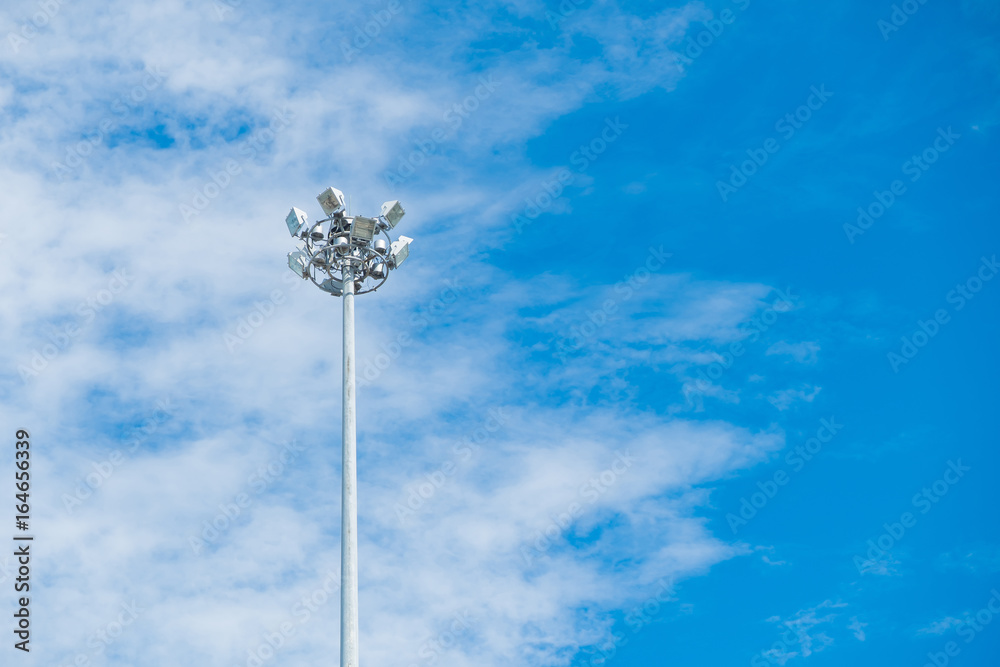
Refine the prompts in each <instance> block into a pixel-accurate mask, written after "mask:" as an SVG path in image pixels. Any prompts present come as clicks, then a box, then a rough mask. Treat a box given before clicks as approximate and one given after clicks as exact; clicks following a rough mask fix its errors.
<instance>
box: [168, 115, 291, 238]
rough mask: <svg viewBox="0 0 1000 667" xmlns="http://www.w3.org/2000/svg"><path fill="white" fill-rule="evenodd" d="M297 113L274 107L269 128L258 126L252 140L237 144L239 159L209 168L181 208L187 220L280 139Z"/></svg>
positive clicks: (204, 207) (198, 212) (225, 161)
mask: <svg viewBox="0 0 1000 667" xmlns="http://www.w3.org/2000/svg"><path fill="white" fill-rule="evenodd" d="M294 119H295V114H294V113H293V112H292V111H291V110H290V109H288V108H287V107H285V108H282V109H274V111H273V113H272V114H271V120H270V121H269V122H268V124H267V126H266V127H258V128H257V129H255V130H254V131H253V132H252V133H251V135H250V138H249V139H246V140H244V141H242V142H240V144H239V145H238V146H237V147H236V154H237V155H238V156H239V158H240V159H238V160H237V159H236V158H232V157H230V158H227V159H226V160H224V161H223V162H222V163H220V164H218V165H216V166H215V167H211V168H209V169H208V170H207V171H208V179H207V180H206V181H205V182H204V183H203V184H202V185H201V186H200V187H198V188H196V189H195V191H194V194H193V195H192V196H191V199H190V200H189V201H188V202H187V203H181V204H180V205H179V207H178V209H179V211H180V214H181V218H183V220H184V222H190V221H191V219H192V218H195V217H197V216H199V215H200V214H201V213H202V212H204V211H205V209H207V208H208V207H209V206H210V205H211V203H212V202H213V201H214V200H215V199H217V198H218V197H219V196H220V195H221V194H222V193H223V192H225V191H226V189H227V188H229V186H230V185H232V184H233V182H234V180H235V179H236V177H237V176H240V175H241V174H243V173H244V170H245V168H246V167H248V166H249V165H250V164H252V163H253V161H254V160H255V159H256V158H257V156H258V155H259V154H260V152H261V151H263V150H265V149H266V148H267V147H268V146H270V145H271V144H272V143H274V141H275V140H276V139H277V138H278V135H280V134H281V133H282V132H283V131H284V130H286V129H287V128H289V127H291V125H292V120H294Z"/></svg>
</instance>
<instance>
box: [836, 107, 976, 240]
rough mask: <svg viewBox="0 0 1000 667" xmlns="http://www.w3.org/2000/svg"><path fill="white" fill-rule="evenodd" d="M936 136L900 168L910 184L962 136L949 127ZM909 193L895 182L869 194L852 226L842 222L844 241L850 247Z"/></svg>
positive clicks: (904, 184)
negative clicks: (868, 201) (870, 197)
mask: <svg viewBox="0 0 1000 667" xmlns="http://www.w3.org/2000/svg"><path fill="white" fill-rule="evenodd" d="M937 133H938V136H937V137H936V138H935V139H934V141H933V142H931V145H929V146H928V147H927V148H925V149H924V150H922V151H920V153H919V154H917V155H913V156H911V157H910V159H909V160H907V161H906V162H904V163H903V164H902V166H901V167H900V170H901V171H902V172H903V175H904V176H908V177H909V181H910V183H916V182H917V181H919V180H920V177H921V176H923V175H924V174H925V173H927V171H928V170H929V169H930V168H931V167H932V166H934V164H935V163H936V162H937V161H938V160H939V159H940V158H941V156H942V155H943V154H944V153H947V152H948V151H949V150H951V147H952V146H954V145H955V142H957V141H958V140H959V139H961V138H962V135H960V134H958V133H956V132H955V131H953V130H952V129H951V126H948V129H947V130H945V129H943V128H940V127H939V128H938V131H937ZM907 192H908V187H907V185H906V183H905V182H904V181H903V180H901V179H898V178H897V179H896V180H894V181H893V182H892V183H890V184H889V188H888V189H887V190H875V191H874V192H873V193H872V195H873V197H874V199H873V200H872V201H871V203H869V204H868V205H867V206H859V207H858V217H857V219H856V220H855V222H854V224H851V223H849V222H845V223H844V227H843V228H844V234H845V235H846V236H847V240H848V241H849V242H850V243H851V244H852V245H853V244H854V241H855V239H857V237H859V236H861V235H863V234H864V233H865V232H867V231H868V230H869V229H871V228H872V225H874V224H875V222H876V221H877V220H878V219H879V218H881V217H882V216H883V215H885V214H886V212H887V211H888V210H889V209H890V208H892V206H893V205H894V204H895V203H896V202H897V201H899V198H900V197H902V196H903V195H905V194H906V193H907Z"/></svg>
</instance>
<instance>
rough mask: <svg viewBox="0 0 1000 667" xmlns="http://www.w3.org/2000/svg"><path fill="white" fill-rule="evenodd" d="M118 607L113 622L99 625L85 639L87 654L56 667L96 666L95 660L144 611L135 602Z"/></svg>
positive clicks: (81, 654) (123, 603) (78, 655)
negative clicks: (118, 609) (118, 610)
mask: <svg viewBox="0 0 1000 667" xmlns="http://www.w3.org/2000/svg"><path fill="white" fill-rule="evenodd" d="M120 607H121V612H119V613H118V615H117V616H116V617H115V619H114V620H112V621H109V622H108V623H105V624H103V625H101V626H100V627H99V628H97V630H95V631H94V632H92V633H91V634H90V636H89V637H88V638H87V648H89V649H91V651H90V652H89V653H84V652H80V653H77V654H76V655H75V656H73V659H72V660H71V661H69V662H65V663H63V662H60V663H59V665H58V667H91V665H95V664H98V663H96V662H95V659H96V658H99V657H101V656H102V655H104V652H105V651H107V650H108V649H109V648H110V647H111V646H112V645H113V644H114V643H115V642H116V641H118V638H119V637H121V636H122V634H123V633H124V632H125V630H127V629H128V628H129V626H131V625H132V624H133V623H135V622H136V621H137V620H139V616H140V614H142V613H143V612H144V611H146V610H145V609H143V608H142V607H140V606H139V605H138V604H137V603H136V601H135V600H132V601H131V602H130V603H126V602H122V603H121V604H120ZM101 663H103V661H101Z"/></svg>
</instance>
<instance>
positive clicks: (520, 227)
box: [510, 116, 628, 234]
mask: <svg viewBox="0 0 1000 667" xmlns="http://www.w3.org/2000/svg"><path fill="white" fill-rule="evenodd" d="M627 129H628V125H626V124H625V123H623V122H622V120H621V117H620V116H615V117H614V119H612V118H610V117H608V118H605V119H604V125H603V126H602V127H601V129H600V130H599V131H598V132H597V134H596V135H595V136H594V137H593V138H592V139H591V140H590V141H588V142H586V143H584V144H580V146H579V147H578V148H577V149H576V150H574V151H573V152H572V153H570V155H569V158H568V159H569V163H570V164H571V165H573V166H574V167H576V172H577V173H579V174H582V173H584V172H586V171H587V169H589V168H590V165H592V164H593V163H594V162H596V161H597V160H598V159H599V158H600V157H601V156H602V155H604V153H605V152H607V150H608V147H610V146H611V145H612V144H613V143H615V142H616V141H618V139H620V138H621V136H622V134H624V133H625V130H627ZM573 179H574V175H573V172H571V171H570V170H569V169H566V168H562V169H559V170H557V171H556V172H555V175H554V176H553V177H552V179H551V180H549V179H545V180H543V181H542V183H541V186H540V187H539V188H538V189H537V190H536V191H535V193H534V194H532V195H529V196H527V197H525V198H524V208H523V209H521V210H520V211H518V212H517V213H512V214H511V216H510V223H511V225H512V226H513V227H514V231H515V233H517V234H520V233H521V232H522V231H524V228H525V227H527V226H528V225H530V224H531V223H532V222H534V220H535V219H536V218H537V217H538V216H540V215H541V214H542V213H544V212H545V211H547V210H548V209H549V207H551V206H552V204H553V203H554V202H555V201H556V200H557V199H558V198H559V197H560V195H562V193H563V191H564V190H565V189H566V187H567V186H568V185H569V184H570V183H572V182H573Z"/></svg>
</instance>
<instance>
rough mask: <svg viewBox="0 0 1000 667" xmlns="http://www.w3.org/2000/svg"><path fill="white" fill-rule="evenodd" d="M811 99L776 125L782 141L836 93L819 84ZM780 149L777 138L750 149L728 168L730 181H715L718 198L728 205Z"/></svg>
mask: <svg viewBox="0 0 1000 667" xmlns="http://www.w3.org/2000/svg"><path fill="white" fill-rule="evenodd" d="M809 93H810V94H809V96H808V97H807V98H806V101H805V102H804V103H803V104H801V105H799V106H798V107H797V108H796V109H795V110H794V111H790V112H789V113H786V114H785V115H784V116H782V117H781V118H779V119H778V120H777V121H776V122H775V123H774V131H775V132H780V133H781V138H782V140H783V141H785V142H788V141H790V140H791V138H792V137H794V136H795V133H796V132H798V131H799V130H801V129H802V128H803V127H805V124H806V123H808V122H809V121H810V120H811V119H812V117H813V114H814V113H815V112H817V111H819V110H820V109H822V108H823V105H824V104H826V103H827V101H828V100H829V99H830V98H831V97H833V93H831V92H830V91H829V90H827V89H826V84H820V86H819V88H817V87H816V86H811V87H810V88H809ZM779 150H781V141H778V140H777V139H775V138H774V137H768V138H767V139H765V140H764V142H763V145H762V146H761V147H760V148H748V149H747V150H746V154H747V157H748V159H746V160H744V161H743V162H741V163H740V164H739V166H737V165H735V164H731V165H729V170H730V174H729V179H728V180H727V181H716V182H715V188H716V189H717V190H718V191H719V197H721V198H722V201H723V202H728V201H729V197H730V195H732V194H734V193H735V192H736V191H737V190H739V189H740V188H742V187H743V186H744V185H746V184H747V183H749V182H750V179H751V178H753V176H754V175H755V174H756V173H757V172H758V171H759V170H760V168H761V167H763V166H764V165H765V164H767V161H768V160H769V159H770V158H771V156H772V155H774V154H775V153H777V152H778V151H779Z"/></svg>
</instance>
